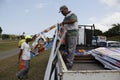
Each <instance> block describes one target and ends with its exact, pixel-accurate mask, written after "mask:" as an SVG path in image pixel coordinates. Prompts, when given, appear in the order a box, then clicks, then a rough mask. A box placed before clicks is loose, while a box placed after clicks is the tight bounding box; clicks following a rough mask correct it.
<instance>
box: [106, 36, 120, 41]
mask: <svg viewBox="0 0 120 80" xmlns="http://www.w3.org/2000/svg"><path fill="white" fill-rule="evenodd" d="M107 40H113V41H119V42H120V36H114V37H108V38H107Z"/></svg>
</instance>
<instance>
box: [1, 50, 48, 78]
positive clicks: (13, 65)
mask: <svg viewBox="0 0 120 80" xmlns="http://www.w3.org/2000/svg"><path fill="white" fill-rule="evenodd" d="M49 53H50V49H49V50H47V51H45V52H43V53H42V54H40V55H38V56H36V57H33V58H32V59H31V67H30V71H29V74H28V76H29V80H43V78H44V74H45V69H46V66H47V62H48V58H49ZM17 56H18V55H14V56H12V57H9V58H7V59H4V60H1V61H0V80H17V78H16V73H17V72H18V69H19V65H18V64H17Z"/></svg>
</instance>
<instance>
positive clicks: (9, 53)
mask: <svg viewBox="0 0 120 80" xmlns="http://www.w3.org/2000/svg"><path fill="white" fill-rule="evenodd" d="M18 52H19V49H13V50H10V51H6V52H0V60H2V59H5V58H7V57H10V56H13V55H15V54H18Z"/></svg>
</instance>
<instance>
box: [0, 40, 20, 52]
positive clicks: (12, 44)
mask: <svg viewBox="0 0 120 80" xmlns="http://www.w3.org/2000/svg"><path fill="white" fill-rule="evenodd" d="M17 44H18V41H10V40H9V41H6V40H0V53H1V52H4V51H8V50H11V49H14V48H17Z"/></svg>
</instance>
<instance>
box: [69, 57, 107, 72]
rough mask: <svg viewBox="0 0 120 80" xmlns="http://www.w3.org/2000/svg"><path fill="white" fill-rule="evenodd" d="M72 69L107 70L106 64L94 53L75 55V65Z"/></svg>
mask: <svg viewBox="0 0 120 80" xmlns="http://www.w3.org/2000/svg"><path fill="white" fill-rule="evenodd" d="M71 70H106V68H104V66H103V65H102V64H101V63H100V62H99V61H97V60H95V59H94V57H93V56H92V55H81V56H75V60H74V65H73V67H72V69H71Z"/></svg>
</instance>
